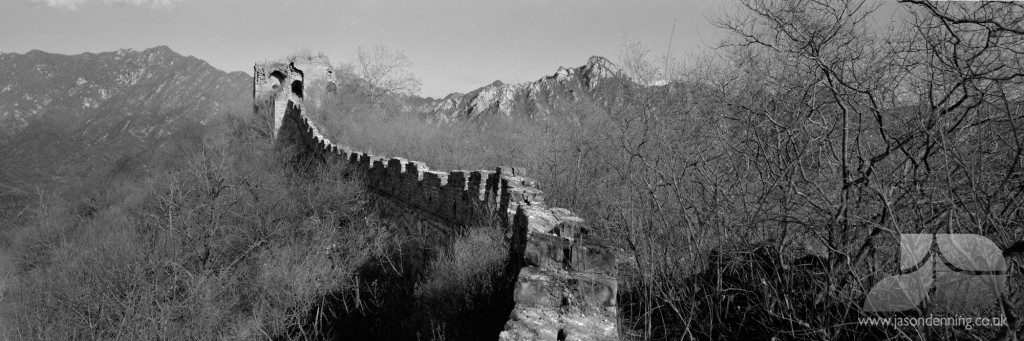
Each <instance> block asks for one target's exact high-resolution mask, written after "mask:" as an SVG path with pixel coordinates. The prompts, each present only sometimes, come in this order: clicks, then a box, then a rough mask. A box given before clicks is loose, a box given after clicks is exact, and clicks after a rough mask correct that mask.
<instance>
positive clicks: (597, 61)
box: [587, 56, 612, 65]
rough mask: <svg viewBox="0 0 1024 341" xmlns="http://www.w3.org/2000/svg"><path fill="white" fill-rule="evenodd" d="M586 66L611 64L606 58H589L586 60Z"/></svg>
mask: <svg viewBox="0 0 1024 341" xmlns="http://www.w3.org/2000/svg"><path fill="white" fill-rule="evenodd" d="M587 64H590V65H597V64H601V65H605V64H612V62H611V61H610V60H608V58H605V57H601V56H591V57H590V59H587Z"/></svg>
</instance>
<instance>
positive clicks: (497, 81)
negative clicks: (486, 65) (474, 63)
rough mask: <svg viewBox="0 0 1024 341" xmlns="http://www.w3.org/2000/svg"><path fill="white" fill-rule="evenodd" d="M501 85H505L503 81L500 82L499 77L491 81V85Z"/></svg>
mask: <svg viewBox="0 0 1024 341" xmlns="http://www.w3.org/2000/svg"><path fill="white" fill-rule="evenodd" d="M502 85H505V82H502V81H501V80H500V79H499V80H495V81H494V82H491V86H502Z"/></svg>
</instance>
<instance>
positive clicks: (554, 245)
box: [523, 232, 572, 269]
mask: <svg viewBox="0 0 1024 341" xmlns="http://www.w3.org/2000/svg"><path fill="white" fill-rule="evenodd" d="M571 245H572V242H571V241H569V240H568V239H566V238H562V237H559V236H556V235H551V234H546V233H533V232H531V233H528V234H527V236H526V249H525V251H523V261H524V262H525V263H526V264H528V265H532V266H536V267H539V268H543V269H563V268H565V263H566V257H568V256H569V255H568V254H567V252H566V251H567V250H570V246H571Z"/></svg>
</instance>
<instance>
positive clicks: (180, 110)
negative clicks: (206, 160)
mask: <svg viewBox="0 0 1024 341" xmlns="http://www.w3.org/2000/svg"><path fill="white" fill-rule="evenodd" d="M0 73H2V74H5V75H8V77H3V78H0V157H2V158H3V159H5V160H19V162H8V163H5V164H4V165H2V166H0V168H2V169H0V187H2V188H22V189H24V188H28V187H31V186H35V185H38V184H43V183H51V182H54V181H58V182H59V181H64V180H65V179H74V178H77V177H78V176H80V175H82V174H89V173H95V172H97V171H99V172H103V171H105V170H109V169H110V168H111V165H114V164H116V163H117V162H118V161H119V160H122V159H125V158H128V159H138V160H141V161H140V162H142V163H145V160H158V159H159V158H160V157H161V156H160V155H163V154H161V153H159V152H157V151H160V150H165V149H166V148H165V147H167V146H168V145H172V144H175V143H178V142H180V141H182V140H192V139H195V138H196V136H195V135H196V133H197V132H198V131H202V129H205V128H204V127H205V126H207V125H208V124H209V123H210V122H212V121H214V120H216V119H218V118H220V117H222V116H223V115H224V114H225V113H227V112H228V111H229V110H231V108H232V107H233V106H234V107H237V106H239V105H242V104H243V103H247V102H246V100H248V101H251V99H250V98H249V97H248V96H247V94H248V90H249V87H250V83H251V76H249V75H247V74H246V73H244V72H230V73H228V72H225V71H221V70H219V69H217V68H215V67H213V66H211V65H210V64H209V63H207V62H206V61H203V60H201V59H199V58H196V57H194V56H183V55H181V54H178V53H177V52H174V50H172V49H171V48H170V47H167V46H156V47H152V48H148V49H144V50H141V51H139V50H133V49H119V50H116V51H108V52H100V53H92V52H83V53H80V54H75V55H66V54H57V53H48V52H44V51H40V50H32V51H28V52H26V53H24V54H18V53H0ZM5 192H7V193H8V194H9V193H11V192H15V191H6V190H5ZM0 199H2V198H0Z"/></svg>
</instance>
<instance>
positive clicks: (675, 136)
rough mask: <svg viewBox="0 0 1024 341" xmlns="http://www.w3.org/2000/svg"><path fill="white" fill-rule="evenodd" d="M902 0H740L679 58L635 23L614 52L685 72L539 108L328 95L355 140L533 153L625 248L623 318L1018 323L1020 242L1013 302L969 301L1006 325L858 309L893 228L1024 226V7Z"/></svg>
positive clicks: (855, 331) (404, 152) (405, 150)
mask: <svg viewBox="0 0 1024 341" xmlns="http://www.w3.org/2000/svg"><path fill="white" fill-rule="evenodd" d="M903 3H904V4H902V6H904V7H905V10H906V13H907V14H906V15H905V16H899V17H896V18H897V20H898V21H896V22H894V23H892V27H883V26H881V25H879V24H877V21H874V20H872V18H874V15H876V13H875V11H876V10H877V8H878V5H879V3H878V2H871V1H853V2H847V1H767V2H758V1H741V2H740V3H739V6H740V7H739V9H738V10H737V11H735V12H733V13H731V14H730V15H729V16H727V17H725V18H722V19H721V20H720V25H721V27H722V28H723V29H725V30H727V31H728V32H730V33H731V34H732V36H731V37H730V38H729V39H727V40H726V41H725V42H724V44H723V47H722V49H720V50H719V51H720V53H721V54H720V55H718V56H714V57H712V58H709V59H707V60H699V61H696V62H694V63H692V64H690V65H685V66H686V67H685V68H682V69H672V70H664V69H661V67H660V65H661V64H664V65H674V63H667V62H666V63H660V61H659V63H655V62H652V61H650V60H646V59H644V56H645V55H646V53H645V51H644V50H643V49H642V46H639V45H636V44H627V46H626V48H627V49H632V50H630V51H627V53H624V55H625V56H627V57H630V56H632V57H630V58H635V60H629V61H627V62H623V63H620V64H622V65H632V66H633V69H635V70H633V71H636V72H632V73H637V72H640V73H642V72H655V73H657V74H654V75H647V77H646V78H648V79H672V80H674V81H673V82H669V83H668V84H667V85H664V86H657V87H633V88H632V89H633V90H632V91H627V93H626V94H625V95H624V96H625V100H624V101H621V102H620V101H601V100H595V101H581V102H580V103H579V104H578V105H577V106H575V107H566V108H562V109H561V112H560V113H559V115H552V117H549V118H547V119H545V120H541V121H527V120H519V119H517V118H515V117H513V118H493V119H491V120H480V121H476V122H471V123H468V124H425V123H423V122H422V121H420V120H418V119H416V118H411V117H407V116H403V115H402V112H401V111H397V110H392V111H388V110H387V108H381V107H378V106H372V105H370V104H368V103H366V102H365V101H362V100H360V99H359V98H358V97H356V96H352V95H351V93H346V92H345V91H342V93H341V94H340V95H339V101H338V102H335V103H328V104H327V106H326V107H325V108H320V110H316V112H315V113H314V114H315V115H319V116H318V118H316V121H317V122H324V125H325V126H326V128H327V129H326V130H327V131H328V133H327V135H328V136H330V137H331V138H332V139H333V140H335V141H341V142H342V143H349V144H350V146H351V147H353V148H354V149H357V150H365V151H369V152H372V153H375V154H377V155H389V156H391V155H394V156H401V157H407V158H410V159H414V160H418V161H425V162H426V163H427V164H428V165H429V166H431V167H432V168H434V169H442V170H446V169H485V168H491V167H494V166H498V165H512V166H519V167H522V168H524V169H525V170H526V173H527V174H528V175H529V176H531V177H533V178H535V179H537V180H539V181H540V183H541V184H543V185H544V188H543V189H544V190H545V194H546V197H547V198H549V199H548V200H549V201H550V203H551V204H552V205H555V206H561V207H568V208H570V209H572V210H573V211H574V212H577V213H578V214H580V215H581V216H582V217H584V218H585V219H586V220H587V221H589V222H590V223H591V224H592V225H593V227H594V228H595V230H597V231H598V233H600V234H603V235H605V236H606V237H609V239H610V240H615V241H618V242H619V243H620V246H621V247H622V248H623V249H624V250H626V252H627V253H628V254H629V256H630V257H631V259H630V263H631V264H632V266H630V267H628V268H626V269H623V271H622V272H623V278H622V279H621V281H620V289H621V290H620V299H619V302H620V305H621V310H620V312H621V321H620V322H621V324H622V325H621V327H622V328H621V330H622V333H623V336H624V337H627V338H630V339H633V338H636V339H737V338H758V339H768V338H776V339H824V340H832V339H908V338H968V339H970V338H983V339H986V338H997V337H1002V336H1005V337H1012V336H1013V335H1014V334H1016V333H1017V332H1018V330H1020V328H1021V327H1022V320H1020V318H1019V316H1020V313H1021V312H1020V309H1021V304H1020V300H1021V296H1020V289H1021V279H1022V278H1021V276H1020V275H1019V270H1020V269H1019V264H1017V263H1014V262H1012V259H1011V262H1010V263H1009V265H1010V266H1011V269H1013V270H1012V271H1010V274H1011V276H1010V277H1009V283H1008V292H1007V295H1005V297H1004V299H1003V302H1002V304H998V305H993V306H991V307H987V308H985V309H982V310H978V311H971V312H964V313H965V314H968V315H970V316H979V317H980V316H1006V317H1007V318H1008V321H1009V323H1011V326H1010V327H1009V328H1004V327H987V328H982V327H975V328H972V329H969V330H968V329H961V328H955V327H950V328H927V327H918V328H912V327H911V328H896V327H878V326H865V325H860V324H859V323H858V321H859V319H860V318H863V317H874V316H883V317H886V316H888V317H894V316H918V317H922V316H923V317H930V316H939V317H941V316H945V315H942V314H941V313H940V312H936V311H934V310H933V308H934V307H932V306H931V305H929V304H928V303H927V302H925V303H922V304H920V305H919V306H918V307H917V308H915V309H912V310H908V311H903V312H895V313H892V314H884V313H883V314H866V313H864V312H863V311H862V309H861V307H862V304H863V303H864V301H865V297H866V295H867V293H868V291H869V290H870V289H871V288H872V286H874V285H875V284H876V283H878V282H879V281H880V280H882V279H883V278H884V277H886V276H891V275H895V274H898V273H899V270H900V269H898V268H897V266H898V264H899V262H898V259H900V255H899V251H900V250H899V245H898V242H897V241H898V240H899V238H900V234H902V233H968V234H978V235H982V236H984V237H986V238H989V239H991V240H992V241H994V242H995V243H996V244H997V245H998V246H1000V247H1004V248H1005V247H1008V246H1010V245H1011V244H1013V243H1014V242H1016V241H1017V239H1018V238H1019V235H1020V232H1021V229H1022V228H1024V226H1022V225H1021V221H1024V216H1022V214H1024V210H1022V209H1021V208H1022V207H1024V205H1022V204H1021V202H1020V198H1021V193H1022V191H1024V187H1022V182H1021V179H1022V177H1021V174H1022V168H1021V157H1022V151H1024V145H1021V144H1020V141H1022V140H1024V131H1022V130H1021V128H1020V127H1021V126H1022V124H1024V121H1022V119H1024V117H1022V115H1021V113H1022V111H1021V104H1020V100H1021V97H1020V93H1021V92H1020V89H1021V88H1022V85H1024V84H1022V82H1024V68H1022V66H1021V64H1020V60H1024V59H1022V58H1021V57H1022V55H1021V51H1020V50H1019V49H1017V48H1015V46H1018V45H1019V43H1020V42H1021V41H1022V40H1024V34H1022V33H1021V32H1024V29H1022V25H1024V23H1022V22H1021V20H1020V18H1022V17H1024V16H1022V15H1021V14H1022V8H1021V7H1020V6H1019V5H1014V4H1006V3H986V4H973V3H954V4H946V3H943V4H937V3H932V2H926V1H903ZM882 25H884V24H882ZM637 49H639V50H637ZM659 69H661V70H659ZM645 70H647V71H645ZM627 71H628V70H627ZM366 113H371V114H370V115H365V114H366Z"/></svg>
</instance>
